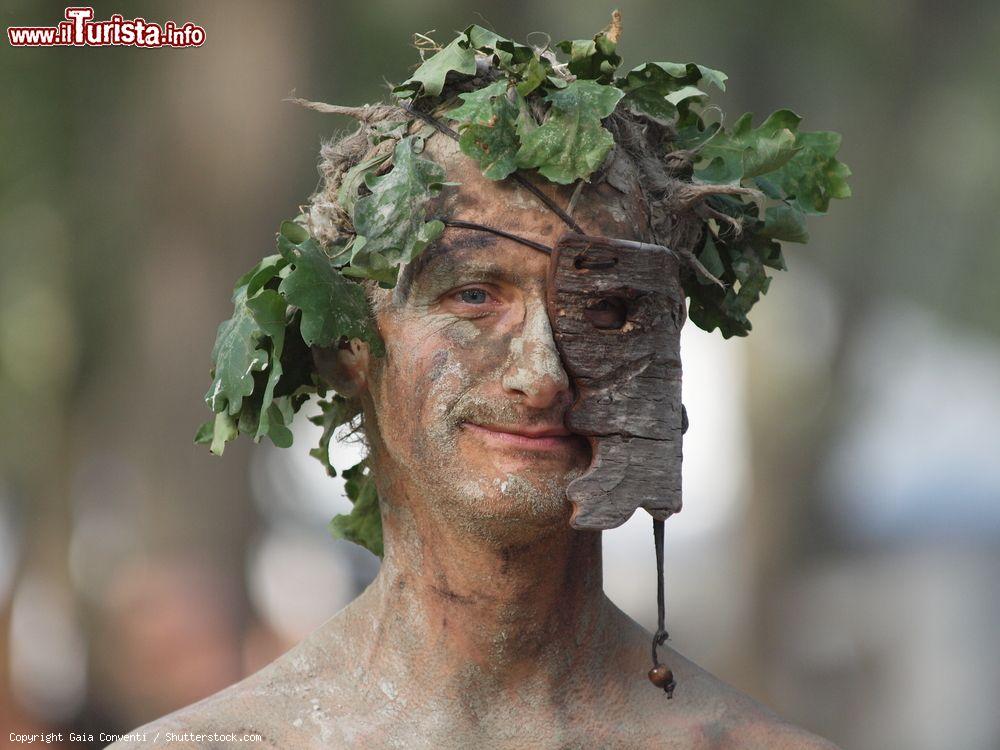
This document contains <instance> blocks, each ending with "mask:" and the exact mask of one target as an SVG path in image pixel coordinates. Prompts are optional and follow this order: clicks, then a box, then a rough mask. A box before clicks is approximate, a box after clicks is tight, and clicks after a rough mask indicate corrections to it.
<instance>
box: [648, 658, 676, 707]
mask: <svg viewBox="0 0 1000 750" xmlns="http://www.w3.org/2000/svg"><path fill="white" fill-rule="evenodd" d="M649 681H650V682H652V683H653V684H654V685H656V687H658V688H663V692H665V693H666V694H667V699H668V700H669V699H671V698H673V697H674V688H675V687H677V683H676V682H674V673H673V672H672V671H671V670H670V667H668V666H667V665H666V664H657V665H656V666H655V667H653V668H652V669H651V670H649Z"/></svg>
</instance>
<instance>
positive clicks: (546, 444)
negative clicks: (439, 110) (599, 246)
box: [367, 138, 645, 542]
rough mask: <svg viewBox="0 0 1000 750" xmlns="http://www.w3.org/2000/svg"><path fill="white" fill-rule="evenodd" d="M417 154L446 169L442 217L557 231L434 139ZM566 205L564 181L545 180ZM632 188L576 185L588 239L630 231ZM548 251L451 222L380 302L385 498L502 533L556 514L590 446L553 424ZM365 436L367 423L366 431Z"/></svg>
mask: <svg viewBox="0 0 1000 750" xmlns="http://www.w3.org/2000/svg"><path fill="white" fill-rule="evenodd" d="M426 155H428V156H430V157H431V158H434V159H435V160H436V161H438V163H440V164H447V165H449V166H448V179H449V180H452V181H454V182H456V183H459V184H460V185H461V189H460V190H452V191H446V195H448V196H450V197H448V198H446V199H445V200H444V201H443V202H442V205H440V206H439V207H438V210H439V211H440V215H442V216H448V217H451V218H452V219H462V220H466V221H472V222H475V223H478V224H483V225H487V226H491V227H494V228H497V229H504V230H506V231H509V232H513V233H515V234H517V235H520V236H522V237H526V238H529V239H532V240H535V241H538V242H541V243H543V244H545V245H548V246H553V245H555V244H556V241H557V239H558V237H559V236H560V235H561V234H562V233H563V231H564V229H565V227H564V226H563V225H562V224H561V223H560V222H559V220H558V219H556V217H554V216H553V214H552V213H551V212H550V211H549V210H548V209H547V208H545V207H544V206H542V205H541V204H540V202H539V201H538V200H537V199H535V198H533V197H532V196H531V195H530V194H528V193H527V191H525V190H524V189H523V188H520V187H517V186H515V185H510V184H505V183H494V182H491V181H489V180H486V179H484V178H483V177H482V176H481V175H480V174H479V171H478V169H477V167H476V165H475V163H474V162H473V161H472V160H470V159H467V158H466V157H464V156H463V155H462V154H461V153H460V152H458V149H457V147H456V146H455V144H454V143H453V142H452V141H450V140H448V139H442V138H433V139H431V140H430V141H428V147H427V151H426ZM544 189H545V190H546V192H549V194H550V196H551V198H552V199H553V200H555V201H556V202H557V203H558V204H559V205H566V204H567V202H568V201H569V199H570V194H571V192H572V189H573V188H572V186H565V187H563V186H553V185H551V184H547V185H545V186H544ZM636 198H637V194H635V193H632V194H629V193H627V192H626V191H623V190H618V189H615V188H612V187H611V186H610V185H607V184H604V185H600V186H595V187H594V188H593V189H590V190H587V191H584V194H583V197H582V198H581V200H580V202H579V205H578V207H577V208H578V211H577V218H578V220H579V221H580V222H581V224H582V225H583V226H584V227H586V228H587V229H588V231H593V232H594V233H596V234H601V233H605V232H607V233H610V234H612V236H626V237H628V236H633V234H632V233H633V232H635V231H636V230H635V227H637V226H645V219H643V218H642V216H641V215H637V214H636V215H634V214H635V208H634V207H635V206H637V205H639V204H640V201H638V200H636ZM548 261H549V258H548V255H546V254H545V253H542V252H540V251H538V250H535V249H532V248H530V247H527V246H525V245H523V244H521V243H518V242H516V241H513V240H509V239H506V238H501V237H497V236H496V235H492V234H488V233H485V232H481V231H476V230H469V229H458V228H452V227H449V228H447V229H446V230H445V232H444V234H443V236H442V237H441V239H440V240H438V242H436V243H435V244H434V245H433V246H431V247H429V248H428V249H427V250H425V251H424V252H423V253H422V254H421V256H419V257H418V259H417V260H416V261H414V262H413V263H411V264H409V265H408V266H406V267H405V268H404V269H403V271H402V273H401V274H400V279H399V282H398V284H397V285H396V287H395V289H394V290H393V291H392V292H391V293H389V292H386V293H385V295H384V297H383V300H382V302H383V303H382V304H379V305H378V310H377V313H376V314H377V317H378V325H379V330H380V332H381V333H382V337H383V339H384V340H385V344H386V350H387V351H386V356H385V357H384V358H379V360H378V361H377V362H376V363H374V364H373V367H372V372H371V373H370V377H369V395H370V399H371V403H370V408H371V409H372V410H373V411H374V414H373V415H372V414H369V415H368V416H367V422H368V424H369V426H370V425H371V423H372V418H373V417H374V421H375V422H376V423H377V439H375V440H373V451H374V455H373V461H374V466H375V470H376V474H377V475H378V476H380V477H381V479H380V482H385V483H386V484H385V485H384V487H385V488H386V489H387V494H388V495H389V501H390V503H395V504H397V505H398V504H400V503H408V504H409V505H410V506H411V507H410V512H411V513H413V514H414V515H417V514H420V513H424V512H431V513H434V514H436V515H437V516H438V517H443V518H446V519H448V520H450V521H451V522H453V523H455V524H457V525H460V526H461V527H462V528H464V529H466V530H468V531H471V532H473V533H477V532H478V533H482V534H484V535H493V536H495V537H498V538H501V539H503V540H505V541H508V542H510V541H513V540H515V539H518V538H520V539H524V538H526V535H527V537H528V538H530V536H531V535H533V534H534V535H537V534H539V533H543V532H544V531H545V530H547V529H552V528H554V527H555V525H556V524H559V525H562V526H563V527H565V525H566V524H567V523H568V520H569V517H570V513H571V505H570V503H569V501H568V500H567V498H566V486H567V485H568V484H569V483H570V482H571V481H572V480H573V479H575V478H577V477H578V476H580V475H581V474H583V473H584V472H585V471H586V469H587V467H588V466H589V464H590V456H591V453H590V447H589V445H588V444H587V442H586V441H585V440H584V439H583V438H581V437H580V436H577V435H572V434H570V433H569V432H568V431H567V429H566V428H565V426H564V423H563V422H564V417H565V415H566V412H567V411H568V409H569V408H570V406H571V405H572V403H573V400H574V392H573V388H572V385H571V383H570V380H569V378H568V376H567V374H566V371H565V370H564V368H563V365H562V363H561V361H560V358H559V353H558V351H557V349H556V346H555V341H554V339H553V336H552V329H551V327H550V324H549V319H548V315H547V311H546V307H545V295H546V289H545V282H546V271H547V267H548ZM369 433H370V434H371V431H370V430H369Z"/></svg>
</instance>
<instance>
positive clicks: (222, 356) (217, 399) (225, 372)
mask: <svg viewBox="0 0 1000 750" xmlns="http://www.w3.org/2000/svg"><path fill="white" fill-rule="evenodd" d="M246 291H247V287H246V285H243V286H239V287H237V288H236V291H235V292H233V316H232V317H231V318H229V320H226V321H223V323H222V324H220V325H219V330H218V332H217V333H216V337H215V346H213V347H212V361H213V362H214V363H215V364H214V367H213V368H212V385H211V386H210V387H209V389H208V392H207V393H206V394H205V403H207V404H208V406H209V408H210V409H211V410H212V411H214V412H216V413H218V412H223V411H224V412H226V413H228V414H238V413H239V411H240V408H241V406H242V405H243V399H244V398H246V397H248V396H250V394H251V393H253V389H254V379H253V375H252V373H253V372H256V371H260V370H264V369H265V368H266V367H267V366H268V363H269V360H270V355H269V354H268V352H267V350H266V349H261V348H259V344H260V341H261V338H262V337H263V336H264V335H265V332H264V331H263V330H262V329H261V328H260V326H259V325H258V323H257V321H256V320H255V319H254V316H253V312H252V311H251V309H250V307H249V306H248V305H247V295H246Z"/></svg>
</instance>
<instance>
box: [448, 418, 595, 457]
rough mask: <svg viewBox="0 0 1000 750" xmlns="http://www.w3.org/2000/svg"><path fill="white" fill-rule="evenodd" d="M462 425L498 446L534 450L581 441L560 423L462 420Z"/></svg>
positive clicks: (565, 446)
mask: <svg viewBox="0 0 1000 750" xmlns="http://www.w3.org/2000/svg"><path fill="white" fill-rule="evenodd" d="M462 427H463V428H464V429H466V430H468V431H469V432H470V433H472V434H474V435H478V436H479V437H481V438H483V439H484V440H486V441H488V442H491V443H493V444H495V445H498V446H505V447H508V448H520V449H522V450H535V451H560V450H567V449H568V448H570V447H573V446H576V445H578V444H579V443H580V442H581V438H580V437H579V436H578V435H574V434H573V433H571V432H570V431H569V430H567V429H566V428H565V427H563V426H562V425H559V426H551V427H530V428H529V427H507V426H502V425H481V424H476V423H475V422H463V423H462Z"/></svg>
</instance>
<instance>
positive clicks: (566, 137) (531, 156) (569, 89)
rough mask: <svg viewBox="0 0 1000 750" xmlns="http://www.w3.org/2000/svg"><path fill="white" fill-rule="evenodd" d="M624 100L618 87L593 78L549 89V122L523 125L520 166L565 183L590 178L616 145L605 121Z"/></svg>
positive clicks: (521, 126)
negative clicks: (534, 125) (556, 89)
mask: <svg viewBox="0 0 1000 750" xmlns="http://www.w3.org/2000/svg"><path fill="white" fill-rule="evenodd" d="M622 96H623V94H622V92H621V91H619V90H618V89H617V88H615V87H614V86H603V85H601V84H599V83H597V82H595V81H588V80H577V81H573V82H572V83H570V84H569V85H567V86H566V88H564V89H560V90H558V91H550V92H549V93H548V94H547V95H546V97H545V98H546V99H547V100H548V102H549V104H550V109H549V112H548V116H547V117H546V118H545V122H543V123H542V124H541V125H540V126H539V127H537V128H534V129H531V128H530V127H528V128H525V127H524V126H523V125H521V124H520V123H519V128H518V130H519V135H520V138H521V148H520V149H519V150H518V152H517V166H518V167H520V168H523V169H537V170H538V171H539V172H540V173H541V174H542V176H544V177H545V178H547V179H548V180H550V181H552V182H557V183H560V184H563V185H565V184H568V183H571V182H573V181H574V180H577V179H580V178H585V177H587V176H588V175H590V174H591V173H592V172H593V171H594V170H595V169H597V167H599V166H600V164H601V162H603V161H604V158H605V157H606V156H607V155H608V152H609V151H610V150H611V147H612V146H613V145H614V138H612V137H611V133H609V132H608V131H607V129H606V128H605V127H604V126H603V125H602V124H601V119H602V118H604V117H607V116H608V115H610V114H611V113H612V112H613V111H614V109H615V106H616V105H617V104H618V101H619V100H620V99H621V98H622Z"/></svg>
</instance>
